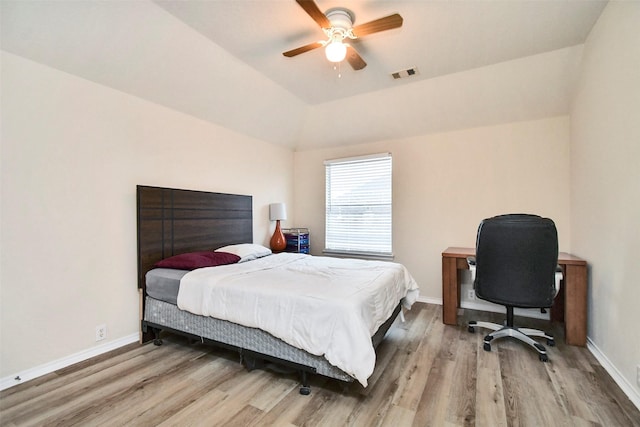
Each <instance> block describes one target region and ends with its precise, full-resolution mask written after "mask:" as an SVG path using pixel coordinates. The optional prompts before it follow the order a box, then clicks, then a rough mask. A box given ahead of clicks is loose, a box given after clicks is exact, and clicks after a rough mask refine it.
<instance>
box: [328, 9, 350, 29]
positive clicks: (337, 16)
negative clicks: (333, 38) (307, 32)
mask: <svg viewBox="0 0 640 427" xmlns="http://www.w3.org/2000/svg"><path fill="white" fill-rule="evenodd" d="M325 15H326V16H327V19H328V20H329V22H331V26H332V27H334V28H341V29H343V30H344V31H349V30H350V29H351V27H353V22H354V21H355V15H354V14H353V12H351V11H350V10H349V9H344V8H341V7H338V8H333V9H329V10H327V12H326V13H325Z"/></svg>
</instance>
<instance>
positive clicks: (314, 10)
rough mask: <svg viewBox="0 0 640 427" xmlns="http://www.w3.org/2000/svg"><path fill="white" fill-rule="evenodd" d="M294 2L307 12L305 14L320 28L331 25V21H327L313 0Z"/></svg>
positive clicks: (297, 0)
mask: <svg viewBox="0 0 640 427" xmlns="http://www.w3.org/2000/svg"><path fill="white" fill-rule="evenodd" d="M296 2H297V3H298V4H299V5H300V7H302V8H303V9H304V11H305V12H307V15H309V16H310V17H311V18H312V19H313V20H314V21H316V22H317V23H318V25H320V28H329V27H331V22H329V20H328V19H327V17H326V16H325V14H324V13H322V11H321V10H320V9H319V8H318V6H317V5H316V4H315V2H314V1H313V0H296Z"/></svg>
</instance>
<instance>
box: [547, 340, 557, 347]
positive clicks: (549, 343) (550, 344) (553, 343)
mask: <svg viewBox="0 0 640 427" xmlns="http://www.w3.org/2000/svg"><path fill="white" fill-rule="evenodd" d="M547 345H548V346H549V347H555V345H556V342H555V341H554V340H553V339H548V340H547Z"/></svg>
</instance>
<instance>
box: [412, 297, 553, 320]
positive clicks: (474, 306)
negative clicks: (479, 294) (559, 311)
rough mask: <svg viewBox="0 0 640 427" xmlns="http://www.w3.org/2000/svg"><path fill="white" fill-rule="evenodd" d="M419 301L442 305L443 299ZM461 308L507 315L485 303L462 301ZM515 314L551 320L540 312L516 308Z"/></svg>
mask: <svg viewBox="0 0 640 427" xmlns="http://www.w3.org/2000/svg"><path fill="white" fill-rule="evenodd" d="M417 301H418V302H424V303H427V304H436V305H442V298H429V297H424V296H422V295H421V296H419V297H418V299H417ZM460 308H468V309H470V310H479V311H491V312H494V313H506V310H505V308H504V307H503V306H500V305H496V304H490V303H484V302H481V301H465V300H462V301H460ZM514 314H515V315H516V316H523V317H533V318H535V319H543V320H549V313H547V314H544V313H540V310H526V309H519V308H516V309H515V310H514Z"/></svg>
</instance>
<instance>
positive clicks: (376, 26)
mask: <svg viewBox="0 0 640 427" xmlns="http://www.w3.org/2000/svg"><path fill="white" fill-rule="evenodd" d="M398 27H402V16H400V15H399V14H397V13H394V14H393V15H389V16H386V17H384V18H380V19H376V20H374V21H371V22H367V23H364V24H361V25H356V26H355V27H353V35H355V36H356V37H362V36H366V35H367V34H373V33H377V32H380V31H386V30H391V29H393V28H398Z"/></svg>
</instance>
